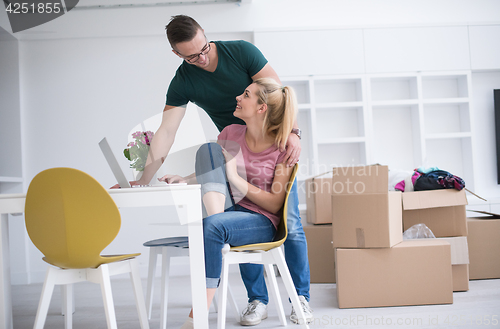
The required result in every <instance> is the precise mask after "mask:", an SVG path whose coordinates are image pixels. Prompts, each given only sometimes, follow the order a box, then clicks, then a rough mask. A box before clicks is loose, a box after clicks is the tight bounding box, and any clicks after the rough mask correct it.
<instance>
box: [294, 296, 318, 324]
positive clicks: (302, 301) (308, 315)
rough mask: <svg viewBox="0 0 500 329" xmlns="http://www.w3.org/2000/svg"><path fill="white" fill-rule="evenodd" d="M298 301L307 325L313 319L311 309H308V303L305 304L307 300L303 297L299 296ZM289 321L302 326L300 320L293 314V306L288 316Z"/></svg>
mask: <svg viewBox="0 0 500 329" xmlns="http://www.w3.org/2000/svg"><path fill="white" fill-rule="evenodd" d="M299 301H300V306H301V307H302V310H303V311H304V315H305V317H306V321H307V323H308V324H309V323H311V322H312V321H313V319H314V317H313V314H312V313H313V310H312V309H311V307H309V303H308V302H307V299H306V298H305V297H304V296H299ZM290 320H291V321H292V322H293V323H295V324H302V319H299V318H298V317H297V314H296V313H295V310H294V309H293V306H292V314H290Z"/></svg>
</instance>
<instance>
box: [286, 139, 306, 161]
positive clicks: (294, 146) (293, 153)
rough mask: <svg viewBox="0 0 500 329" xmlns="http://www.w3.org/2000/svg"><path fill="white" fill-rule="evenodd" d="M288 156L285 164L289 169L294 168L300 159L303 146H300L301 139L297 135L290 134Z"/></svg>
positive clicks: (287, 143) (287, 145)
mask: <svg viewBox="0 0 500 329" xmlns="http://www.w3.org/2000/svg"><path fill="white" fill-rule="evenodd" d="M286 147H287V150H286V156H285V162H284V163H286V165H287V166H288V167H292V166H294V165H295V164H296V163H297V162H298V161H299V158H300V151H301V150H302V146H301V145H300V138H299V136H297V135H295V134H293V133H292V134H290V136H288V140H287V141H286Z"/></svg>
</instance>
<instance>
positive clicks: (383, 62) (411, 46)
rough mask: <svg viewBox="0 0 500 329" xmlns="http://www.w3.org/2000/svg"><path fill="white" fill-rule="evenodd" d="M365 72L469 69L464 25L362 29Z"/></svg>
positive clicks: (466, 35)
mask: <svg viewBox="0 0 500 329" xmlns="http://www.w3.org/2000/svg"><path fill="white" fill-rule="evenodd" d="M364 46H365V58H366V72H367V73H384V72H406V71H438V70H440V71H441V70H470V56H469V37H468V30H467V26H447V27H408V28H380V29H377V28H372V29H365V30H364Z"/></svg>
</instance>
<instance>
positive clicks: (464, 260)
mask: <svg viewBox="0 0 500 329" xmlns="http://www.w3.org/2000/svg"><path fill="white" fill-rule="evenodd" d="M438 239H439V240H442V241H446V242H448V243H449V244H450V247H451V272H452V277H453V291H467V290H469V247H468V244H467V237H465V236H458V237H453V238H438Z"/></svg>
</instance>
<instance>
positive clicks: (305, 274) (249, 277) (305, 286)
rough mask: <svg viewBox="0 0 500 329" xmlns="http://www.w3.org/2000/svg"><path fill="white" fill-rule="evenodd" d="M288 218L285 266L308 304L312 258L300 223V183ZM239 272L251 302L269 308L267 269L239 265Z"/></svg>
mask: <svg viewBox="0 0 500 329" xmlns="http://www.w3.org/2000/svg"><path fill="white" fill-rule="evenodd" d="M287 217H288V221H287V228H288V237H287V239H286V240H285V243H284V246H285V259H286V263H287V265H288V270H289V271H290V274H291V276H292V280H293V283H294V285H295V289H296V290H297V295H299V296H304V297H305V298H306V299H307V300H308V301H309V298H310V295H309V286H310V272H309V258H308V257H307V241H306V236H305V234H304V229H303V228H302V223H301V219H300V212H299V195H298V191H297V180H295V182H294V184H293V186H292V189H291V191H290V195H289V196H288V216H287ZM240 272H241V277H242V279H243V282H244V283H245V287H246V289H247V292H248V302H252V301H253V300H260V301H261V302H263V303H264V304H267V303H268V302H269V297H268V293H267V288H266V283H265V281H264V267H263V266H262V265H257V264H240Z"/></svg>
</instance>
